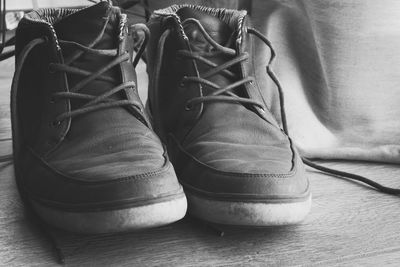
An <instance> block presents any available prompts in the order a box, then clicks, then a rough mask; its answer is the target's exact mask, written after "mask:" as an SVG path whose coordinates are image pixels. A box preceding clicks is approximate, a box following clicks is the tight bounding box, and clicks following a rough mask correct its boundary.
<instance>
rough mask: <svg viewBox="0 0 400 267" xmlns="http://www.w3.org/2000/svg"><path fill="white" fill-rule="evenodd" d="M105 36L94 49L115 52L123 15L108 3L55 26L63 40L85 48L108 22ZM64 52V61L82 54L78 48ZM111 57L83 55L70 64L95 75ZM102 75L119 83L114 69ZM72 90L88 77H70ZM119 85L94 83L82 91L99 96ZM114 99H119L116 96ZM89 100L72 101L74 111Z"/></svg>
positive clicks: (74, 15) (69, 48)
mask: <svg viewBox="0 0 400 267" xmlns="http://www.w3.org/2000/svg"><path fill="white" fill-rule="evenodd" d="M107 20H108V23H107V26H106V28H105V31H104V34H103V35H102V37H101V39H100V40H99V41H98V42H97V44H96V45H95V46H94V47H93V48H95V49H116V48H117V47H118V34H119V24H120V16H119V10H118V9H116V8H114V7H112V6H111V5H110V4H108V3H107V2H100V3H99V4H96V5H94V6H91V7H89V8H85V9H82V10H80V11H77V12H75V13H73V14H71V15H69V16H67V17H65V18H63V19H62V20H60V21H59V22H57V23H56V24H55V25H54V28H55V31H56V34H57V36H58V38H59V39H60V40H64V41H73V42H77V43H79V44H81V45H84V46H89V45H90V44H91V43H93V42H94V41H95V39H96V38H98V36H99V35H100V34H101V32H102V30H103V28H104V25H105V23H106V22H107ZM61 48H62V53H63V56H64V59H68V57H70V56H71V55H75V53H76V52H77V51H82V50H80V49H78V48H76V47H75V46H71V45H62V44H61ZM111 60H112V58H110V57H108V56H99V55H96V54H92V53H88V52H84V53H83V54H82V55H81V56H80V57H79V58H77V59H75V60H74V61H73V62H72V63H71V65H72V66H74V67H77V68H80V69H82V70H86V71H90V72H95V71H97V70H99V69H100V68H102V67H104V66H105V65H106V64H108V63H109V62H110V61H111ZM102 76H108V77H112V78H114V79H115V80H116V81H117V82H118V81H119V80H120V75H119V72H118V70H117V68H113V69H111V70H109V71H107V72H105V73H104V74H102ZM67 77H68V84H69V88H70V89H71V88H73V87H74V85H75V84H77V83H78V82H80V81H82V80H83V79H84V78H85V77H84V76H80V75H74V74H67ZM116 85H117V84H112V83H111V82H106V81H102V80H95V81H92V82H90V83H89V84H88V85H86V86H85V87H84V88H83V89H81V90H80V91H79V92H80V93H84V94H90V95H94V96H97V95H100V94H103V93H105V92H106V91H108V90H110V89H111V88H113V87H114V86H116ZM112 98H120V96H117V95H113V96H112ZM86 102H87V101H83V100H71V105H72V108H73V109H75V108H77V107H80V106H82V105H83V104H85V103H86Z"/></svg>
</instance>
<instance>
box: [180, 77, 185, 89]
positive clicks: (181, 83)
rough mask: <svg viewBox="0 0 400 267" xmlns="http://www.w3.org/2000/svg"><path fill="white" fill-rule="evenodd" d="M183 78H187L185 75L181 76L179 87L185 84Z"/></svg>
mask: <svg viewBox="0 0 400 267" xmlns="http://www.w3.org/2000/svg"><path fill="white" fill-rule="evenodd" d="M185 79H187V76H183V78H182V80H181V82H180V83H179V87H184V86H185Z"/></svg>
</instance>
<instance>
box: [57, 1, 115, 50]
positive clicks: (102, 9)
mask: <svg viewBox="0 0 400 267" xmlns="http://www.w3.org/2000/svg"><path fill="white" fill-rule="evenodd" d="M117 11H118V10H117V9H115V8H113V7H112V6H111V5H110V4H108V3H107V2H100V3H99V4H97V5H94V6H91V7H89V8H85V9H82V10H80V11H78V12H75V13H73V14H71V15H69V16H67V17H65V18H64V19H62V20H60V21H59V22H57V23H56V24H55V25H54V28H55V30H56V33H57V36H58V38H59V39H61V40H66V41H73V42H77V43H79V44H82V45H85V46H87V45H89V44H90V43H91V42H93V41H94V40H95V38H96V37H97V36H98V35H99V34H100V32H101V31H102V29H103V27H104V23H105V22H106V20H107V19H108V18H109V22H108V25H107V27H106V29H105V32H104V35H103V37H102V39H101V40H100V41H99V43H98V44H97V45H96V48H102V49H111V48H116V45H117V44H116V42H117V35H118V25H119V16H118V12H117Z"/></svg>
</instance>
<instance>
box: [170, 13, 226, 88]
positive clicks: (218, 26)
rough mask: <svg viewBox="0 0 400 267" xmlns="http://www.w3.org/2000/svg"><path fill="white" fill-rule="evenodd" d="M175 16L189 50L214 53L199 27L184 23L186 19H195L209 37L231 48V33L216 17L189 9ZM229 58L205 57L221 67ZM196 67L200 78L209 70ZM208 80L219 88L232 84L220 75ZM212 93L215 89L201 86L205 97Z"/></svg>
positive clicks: (198, 65) (200, 64)
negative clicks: (178, 18)
mask: <svg viewBox="0 0 400 267" xmlns="http://www.w3.org/2000/svg"><path fill="white" fill-rule="evenodd" d="M177 14H178V15H179V17H180V19H181V21H182V23H183V25H184V31H185V34H186V36H187V37H188V38H189V42H190V48H191V49H192V51H201V52H211V51H215V48H213V46H212V45H211V44H210V42H209V41H207V40H206V39H205V37H204V34H203V33H202V32H201V31H200V29H199V27H198V26H197V25H196V24H194V23H185V20H186V19H188V18H194V19H197V20H198V21H199V22H200V23H201V25H202V26H203V27H204V29H205V31H206V32H207V33H208V34H209V35H210V37H211V38H212V39H213V40H214V41H216V42H217V43H218V44H220V45H222V46H225V47H231V46H232V44H231V43H230V42H231V41H232V38H231V36H232V34H233V31H232V30H231V28H230V27H229V25H228V24H227V23H225V22H224V21H222V20H221V19H219V18H218V17H216V16H212V15H210V14H208V13H206V12H204V11H200V10H195V9H192V8H189V7H185V8H182V9H180V10H179V11H178V12H177ZM231 58H232V57H231V56H227V55H224V54H219V55H213V56H209V57H207V59H208V60H210V61H212V62H214V63H215V64H217V65H221V64H223V63H225V62H226V61H227V60H229V59H231ZM197 67H198V70H199V72H200V76H201V74H202V73H205V72H207V71H208V70H210V66H208V65H207V64H204V63H202V62H199V61H198V62H197ZM208 80H209V81H211V82H214V83H216V84H217V85H219V86H220V87H224V86H227V85H229V84H231V83H232V82H233V81H231V80H230V79H228V78H227V77H225V76H223V75H221V74H218V75H214V76H212V77H210V78H208ZM213 91H215V89H212V88H210V87H209V86H203V93H205V94H206V95H207V94H210V93H212V92H213Z"/></svg>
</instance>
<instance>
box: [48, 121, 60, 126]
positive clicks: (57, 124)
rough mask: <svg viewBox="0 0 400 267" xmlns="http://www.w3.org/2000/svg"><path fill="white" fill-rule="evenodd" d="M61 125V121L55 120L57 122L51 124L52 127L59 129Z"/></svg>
mask: <svg viewBox="0 0 400 267" xmlns="http://www.w3.org/2000/svg"><path fill="white" fill-rule="evenodd" d="M60 125H61V121H57V120H55V121H52V122H50V126H51V127H58V126H60Z"/></svg>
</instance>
